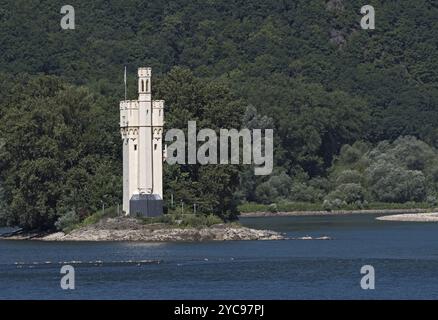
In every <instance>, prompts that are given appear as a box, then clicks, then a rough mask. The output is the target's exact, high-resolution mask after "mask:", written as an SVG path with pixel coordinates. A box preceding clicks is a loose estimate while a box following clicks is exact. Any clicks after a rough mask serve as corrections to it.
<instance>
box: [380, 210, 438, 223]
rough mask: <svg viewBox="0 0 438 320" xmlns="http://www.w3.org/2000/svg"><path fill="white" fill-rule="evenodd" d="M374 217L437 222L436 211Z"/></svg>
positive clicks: (391, 219) (390, 219)
mask: <svg viewBox="0 0 438 320" xmlns="http://www.w3.org/2000/svg"><path fill="white" fill-rule="evenodd" d="M376 219H377V220H383V221H410V222H438V212H432V213H406V214H394V215H390V216H382V217H377V218H376Z"/></svg>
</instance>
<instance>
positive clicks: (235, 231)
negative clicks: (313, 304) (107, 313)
mask: <svg viewBox="0 0 438 320" xmlns="http://www.w3.org/2000/svg"><path fill="white" fill-rule="evenodd" d="M0 239H9V240H39V241H144V242H180V241H181V242H184V241H187V242H195V241H227V240H284V239H286V237H285V236H284V235H282V234H281V233H278V232H275V231H271V230H256V229H251V228H246V227H241V226H238V225H234V224H217V225H213V226H211V227H203V228H179V227H173V226H168V225H165V224H161V223H155V224H142V223H141V222H139V220H137V219H135V218H107V219H103V220H101V221H99V222H98V223H96V224H93V225H89V226H86V227H82V228H79V229H76V230H73V231H71V232H69V233H64V232H56V233H51V234H38V233H27V234H15V235H9V236H7V237H0Z"/></svg>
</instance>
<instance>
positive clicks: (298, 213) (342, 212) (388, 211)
mask: <svg viewBox="0 0 438 320" xmlns="http://www.w3.org/2000/svg"><path fill="white" fill-rule="evenodd" d="M426 212H427V210H426V209H382V210H372V209H366V210H334V211H284V212H283V211H281V212H267V211H266V212H265V211H263V212H262V211H261V212H245V213H241V214H240V216H241V217H244V218H245V217H248V218H256V217H298V216H303V217H305V216H337V215H347V214H396V213H397V214H399V213H426Z"/></svg>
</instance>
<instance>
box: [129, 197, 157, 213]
mask: <svg viewBox="0 0 438 320" xmlns="http://www.w3.org/2000/svg"><path fill="white" fill-rule="evenodd" d="M129 214H130V215H131V216H140V217H157V216H161V215H162V214H163V199H161V197H160V196H159V195H158V194H135V195H133V196H132V198H131V200H129Z"/></svg>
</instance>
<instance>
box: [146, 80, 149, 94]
mask: <svg viewBox="0 0 438 320" xmlns="http://www.w3.org/2000/svg"><path fill="white" fill-rule="evenodd" d="M146 92H149V80H146Z"/></svg>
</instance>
